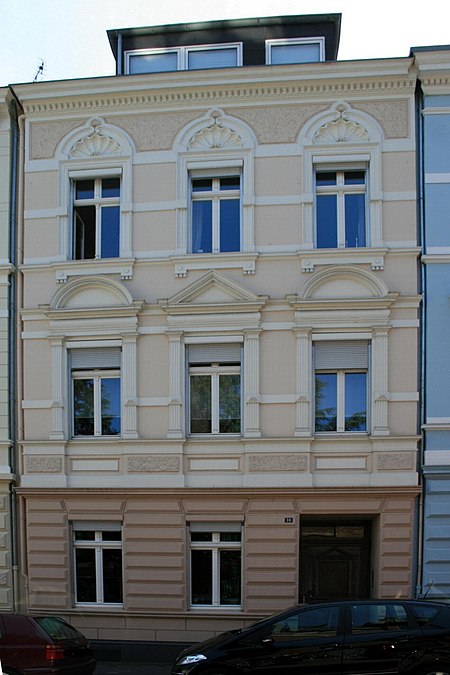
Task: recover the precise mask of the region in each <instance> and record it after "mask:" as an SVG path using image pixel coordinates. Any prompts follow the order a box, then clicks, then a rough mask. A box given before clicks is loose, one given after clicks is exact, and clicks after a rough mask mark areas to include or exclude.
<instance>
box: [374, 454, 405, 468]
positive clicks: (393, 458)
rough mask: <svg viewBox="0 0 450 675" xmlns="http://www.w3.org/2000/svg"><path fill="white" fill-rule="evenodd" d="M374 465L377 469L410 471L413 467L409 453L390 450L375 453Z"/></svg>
mask: <svg viewBox="0 0 450 675" xmlns="http://www.w3.org/2000/svg"><path fill="white" fill-rule="evenodd" d="M376 467H377V470H378V471H411V470H412V469H413V468H414V465H413V455H412V454H411V453H407V454H405V453H399V452H395V453H394V452H390V453H386V454H384V453H383V454H380V455H377V458H376Z"/></svg>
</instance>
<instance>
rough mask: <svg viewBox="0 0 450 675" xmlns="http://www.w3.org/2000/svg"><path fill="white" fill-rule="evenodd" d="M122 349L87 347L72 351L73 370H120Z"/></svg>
mask: <svg viewBox="0 0 450 675" xmlns="http://www.w3.org/2000/svg"><path fill="white" fill-rule="evenodd" d="M120 355H121V349H120V347H87V348H86V349H71V350H70V358H71V367H72V370H92V369H93V368H120Z"/></svg>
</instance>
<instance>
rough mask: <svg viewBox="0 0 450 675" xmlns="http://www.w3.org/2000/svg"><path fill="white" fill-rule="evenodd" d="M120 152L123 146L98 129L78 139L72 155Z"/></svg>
mask: <svg viewBox="0 0 450 675" xmlns="http://www.w3.org/2000/svg"><path fill="white" fill-rule="evenodd" d="M120 154H121V148H120V145H119V144H118V143H117V141H115V140H114V139H113V138H111V137H110V136H105V135H104V134H102V133H100V132H99V131H97V130H95V131H94V132H93V133H92V134H90V135H89V136H85V137H84V138H82V139H81V140H80V141H77V142H76V143H75V145H74V146H73V148H72V150H71V152H70V155H71V157H98V156H100V157H103V156H105V155H120Z"/></svg>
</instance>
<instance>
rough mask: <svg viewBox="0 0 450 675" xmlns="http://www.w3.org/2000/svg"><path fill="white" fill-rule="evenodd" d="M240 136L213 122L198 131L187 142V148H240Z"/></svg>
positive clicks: (241, 145) (215, 121) (241, 144)
mask: <svg viewBox="0 0 450 675" xmlns="http://www.w3.org/2000/svg"><path fill="white" fill-rule="evenodd" d="M243 145H244V144H243V142H242V138H241V137H240V136H239V134H237V133H236V132H235V131H233V130H232V129H228V128H227V127H223V126H221V125H220V124H218V123H217V119H216V120H214V124H213V125H211V126H210V127H207V128H206V129H202V130H201V131H198V132H197V133H196V134H194V136H193V137H192V139H191V140H190V141H189V143H188V148H189V150H211V149H218V148H242V147H243Z"/></svg>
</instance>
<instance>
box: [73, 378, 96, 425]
mask: <svg viewBox="0 0 450 675" xmlns="http://www.w3.org/2000/svg"><path fill="white" fill-rule="evenodd" d="M73 427H74V428H73V433H74V435H75V436H93V435H94V380H92V379H90V380H87V379H86V380H74V382H73Z"/></svg>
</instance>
